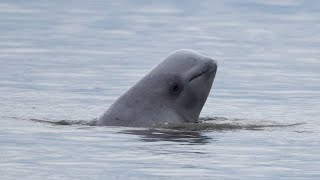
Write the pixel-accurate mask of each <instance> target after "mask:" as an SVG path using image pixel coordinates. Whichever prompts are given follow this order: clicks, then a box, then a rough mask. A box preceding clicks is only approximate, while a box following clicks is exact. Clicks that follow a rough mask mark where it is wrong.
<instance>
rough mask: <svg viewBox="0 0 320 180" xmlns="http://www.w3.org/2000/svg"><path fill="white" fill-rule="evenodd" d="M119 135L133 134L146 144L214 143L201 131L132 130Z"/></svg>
mask: <svg viewBox="0 0 320 180" xmlns="http://www.w3.org/2000/svg"><path fill="white" fill-rule="evenodd" d="M119 133H125V134H133V135H138V136H140V137H141V139H140V140H141V141H144V142H156V141H171V142H185V143H190V144H207V143H209V142H211V141H214V140H213V138H212V137H208V136H205V135H203V133H202V132H199V131H177V130H172V129H153V128H150V129H132V130H124V131H120V132H119Z"/></svg>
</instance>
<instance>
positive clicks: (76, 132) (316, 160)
mask: <svg viewBox="0 0 320 180" xmlns="http://www.w3.org/2000/svg"><path fill="white" fill-rule="evenodd" d="M319 32H320V1H317V0H313V1H312V0H310V1H300V0H283V1H278V0H270V1H262V0H261V1H260V0H258V1H256V0H245V1H238V0H222V1H183V2H182V1H152V2H151V1H89V0H88V1H62V0H61V1H59V0H56V1H49V0H47V1H32V0H31V1H19V0H13V1H11V0H1V2H0V68H1V71H0V107H1V108H0V122H1V126H0V176H1V179H195V178H197V179H238V178H241V179H245V178H249V179H318V178H320V140H319V139H320V135H319V134H320V112H319V110H320V60H319V59H320V49H319V47H320V33H319ZM182 48H188V49H193V50H195V51H197V52H200V53H202V54H205V55H208V56H212V57H214V58H216V59H217V60H218V61H219V69H218V72H217V76H216V80H215V82H214V87H213V89H212V91H211V93H210V96H209V98H208V100H207V103H206V105H205V107H204V109H203V111H202V114H201V116H202V117H224V118H227V119H229V120H230V121H231V123H233V120H232V119H234V121H236V119H242V120H237V121H240V122H242V123H251V124H258V125H259V124H264V123H267V122H269V123H270V122H272V123H277V124H292V123H305V124H303V125H299V126H292V127H278V128H263V129H261V130H227V129H226V130H223V131H217V130H211V131H195V132H161V131H159V132H157V131H155V132H153V131H151V130H148V129H139V128H137V129H133V128H123V127H112V128H111V127H90V126H79V125H78V126H62V125H60V126H59V125H52V124H47V123H39V122H38V123H37V122H34V121H30V119H42V120H50V121H58V120H63V119H67V120H88V121H89V120H91V119H92V118H95V117H98V116H99V115H101V114H102V113H103V112H104V111H105V110H106V109H107V108H108V107H109V106H110V104H111V103H112V102H113V101H114V100H115V99H116V98H117V97H118V96H120V95H121V94H122V93H123V92H125V91H126V90H127V89H128V88H129V87H130V86H132V85H133V84H134V83H135V82H136V81H137V80H138V79H139V78H141V77H142V76H143V75H144V74H145V73H147V72H148V71H149V69H150V68H152V67H153V66H155V65H156V64H157V63H158V62H159V61H160V60H162V59H163V58H164V57H166V56H167V55H168V54H169V53H170V52H171V51H173V50H176V49H182Z"/></svg>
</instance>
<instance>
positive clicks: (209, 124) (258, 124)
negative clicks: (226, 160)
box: [30, 117, 306, 131]
mask: <svg viewBox="0 0 320 180" xmlns="http://www.w3.org/2000/svg"><path fill="white" fill-rule="evenodd" d="M30 120H31V121H34V122H39V123H48V124H51V125H61V126H96V124H97V118H95V119H92V120H90V121H86V120H59V121H52V120H41V119H30ZM303 124H306V123H292V124H279V123H277V122H274V121H252V120H251V121H250V120H247V119H231V118H225V117H201V118H200V119H199V122H198V123H177V124H170V123H165V124H156V125H154V126H152V127H150V129H169V130H178V131H214V130H218V131H223V130H241V129H243V130H264V129H266V128H285V127H293V126H299V125H303Z"/></svg>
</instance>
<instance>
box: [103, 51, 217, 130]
mask: <svg viewBox="0 0 320 180" xmlns="http://www.w3.org/2000/svg"><path fill="white" fill-rule="evenodd" d="M217 67H218V66H217V62H216V61H215V60H214V59H212V58H210V57H207V56H204V55H201V54H199V53H196V52H194V51H192V50H188V49H183V50H177V51H174V52H172V53H171V54H170V55H169V56H168V57H166V58H165V59H164V60H162V62H160V64H158V65H157V66H155V67H154V68H153V69H151V71H150V72H149V73H147V74H146V75H145V76H144V77H143V78H142V79H140V80H139V81H138V82H137V83H136V84H135V85H133V86H132V87H131V88H130V89H129V90H128V91H126V92H125V93H124V94H123V95H122V96H120V97H119V98H118V99H117V100H116V101H115V102H114V103H113V104H112V105H111V106H110V107H109V108H108V109H107V110H106V111H105V113H104V114H103V115H102V116H101V117H99V118H98V120H97V125H98V126H127V127H151V126H154V125H157V124H166V123H172V124H175V123H196V122H198V120H199V115H200V112H201V110H202V108H203V106H204V104H205V102H206V100H207V97H208V95H209V92H210V90H211V87H212V83H213V81H214V78H215V75H216V72H217Z"/></svg>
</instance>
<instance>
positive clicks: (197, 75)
mask: <svg viewBox="0 0 320 180" xmlns="http://www.w3.org/2000/svg"><path fill="white" fill-rule="evenodd" d="M213 67H214V66H209V67H208V68H206V69H205V70H204V71H201V72H200V73H197V74H195V75H194V76H192V77H191V78H190V79H189V81H192V80H194V79H196V78H198V77H200V76H202V75H203V74H205V73H206V72H208V71H210V70H211V69H213Z"/></svg>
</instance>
